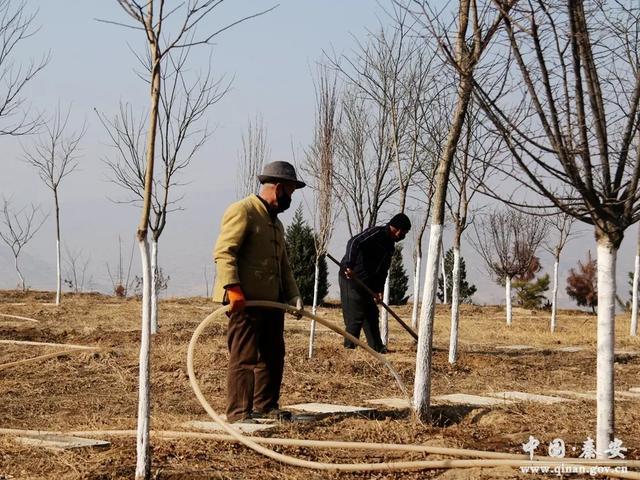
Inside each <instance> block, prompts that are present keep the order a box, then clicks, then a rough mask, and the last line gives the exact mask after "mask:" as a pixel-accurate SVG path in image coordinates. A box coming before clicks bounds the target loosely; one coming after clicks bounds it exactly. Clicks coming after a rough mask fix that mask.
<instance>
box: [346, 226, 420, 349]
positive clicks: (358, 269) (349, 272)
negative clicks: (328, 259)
mask: <svg viewBox="0 0 640 480" xmlns="http://www.w3.org/2000/svg"><path fill="white" fill-rule="evenodd" d="M410 229H411V221H410V220H409V217H407V216H406V215H405V214H404V213H398V214H397V215H395V216H394V217H393V218H392V219H391V220H390V221H389V223H387V224H386V225H381V226H376V227H370V228H368V229H366V230H365V231H364V232H362V233H360V234H358V235H356V236H355V237H353V238H352V239H351V240H349V242H348V243H347V251H346V253H345V255H344V257H343V258H342V261H341V263H340V266H341V268H340V274H339V284H340V301H341V302H342V315H343V317H344V323H345V326H346V330H347V332H349V333H350V334H351V335H353V336H354V337H356V338H360V330H362V329H364V334H365V336H366V338H367V343H368V344H369V346H370V347H371V348H372V349H373V350H375V351H376V352H381V353H386V348H385V346H384V345H383V344H382V339H381V338H380V325H379V323H378V307H377V305H376V303H379V302H380V301H381V300H382V291H383V290H384V282H385V280H386V278H387V273H388V272H389V267H390V266H391V257H392V256H393V252H394V251H395V243H396V242H399V241H401V240H403V239H404V237H405V235H406V234H407V232H408V231H409V230H410ZM354 277H355V278H357V279H359V280H360V281H361V282H362V283H364V284H365V285H366V286H367V287H369V288H370V289H371V290H372V291H373V292H374V293H375V297H372V296H371V294H370V293H369V292H367V291H366V290H365V289H364V288H362V287H361V286H360V285H358V282H356V281H355V280H354ZM344 346H345V348H355V345H354V344H353V342H351V341H350V340H347V339H346V338H345V340H344Z"/></svg>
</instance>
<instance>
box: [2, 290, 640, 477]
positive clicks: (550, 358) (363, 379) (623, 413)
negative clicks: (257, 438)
mask: <svg viewBox="0 0 640 480" xmlns="http://www.w3.org/2000/svg"><path fill="white" fill-rule="evenodd" d="M53 299H54V296H53V294H52V293H50V292H27V293H26V294H25V293H22V292H16V291H0V313H4V314H10V315H18V316H24V317H30V318H34V319H36V320H38V321H39V323H32V322H27V321H24V320H19V319H11V318H7V317H0V339H11V340H30V341H38V342H55V343H71V344H81V345H95V346H99V347H101V350H100V351H97V352H73V353H69V354H66V355H64V356H61V357H57V358H52V359H47V360H41V361H37V362H33V363H28V364H24V365H17V366H14V367H10V368H5V369H0V427H1V428H11V429H38V430H49V431H51V430H63V431H70V430H96V431H97V430H115V429H135V427H136V411H137V376H138V348H139V340H140V328H139V324H140V303H139V301H137V300H135V299H125V300H123V299H117V298H114V297H107V296H102V295H99V294H83V295H70V294H67V295H65V296H64V297H63V303H62V305H61V306H59V307H56V306H55V305H53V304H52V303H51V302H53V301H54V300H53ZM216 307H217V305H215V304H212V303H211V302H210V301H209V300H208V299H206V298H177V299H168V300H163V301H161V304H160V332H159V333H158V334H157V335H156V336H155V337H154V339H153V347H152V372H151V378H152V429H153V430H181V429H182V430H184V427H181V424H182V423H183V422H185V421H188V420H208V417H207V415H206V412H205V411H204V410H203V408H202V407H201V406H200V404H199V403H198V401H197V399H196V398H195V395H194V394H193V391H192V390H191V387H190V385H189V380H188V376H187V367H186V353H187V346H188V343H189V340H190V338H191V336H192V334H193V331H194V330H195V328H196V327H197V326H198V324H199V323H200V322H201V321H202V320H203V319H204V318H205V317H206V316H207V315H208V314H209V313H210V312H211V311H213V310H214V309H215V308H216ZM410 309H411V307H410V306H401V307H398V308H397V312H398V314H399V315H400V316H401V317H402V318H404V319H405V320H406V321H407V323H410V316H411V310H410ZM319 312H320V315H322V316H323V317H325V318H328V319H330V320H332V321H334V322H336V323H337V324H339V325H342V316H341V311H340V309H339V307H338V306H335V305H333V306H332V305H329V306H327V307H324V308H321V309H320V310H319ZM390 322H391V325H390V327H391V328H390V339H389V348H390V353H389V354H388V358H389V360H390V361H391V362H392V364H393V365H394V366H395V368H396V369H397V370H398V371H399V373H400V375H401V377H402V379H403V381H404V382H405V384H406V386H407V389H408V390H409V392H412V391H413V390H412V388H413V376H414V370H415V344H414V342H413V340H412V339H411V337H410V336H409V335H408V334H406V333H405V332H404V331H403V330H402V329H401V327H400V326H399V325H397V324H396V323H395V322H394V321H393V319H391V318H390ZM558 325H559V326H558V329H557V332H556V333H555V334H551V333H550V332H549V313H548V312H537V311H535V312H530V311H523V310H516V311H515V313H514V320H513V325H512V326H511V327H507V326H506V325H505V320H504V309H503V308H502V307H491V306H488V307H479V306H473V305H464V306H463V308H462V312H461V325H460V351H459V360H458V362H457V363H456V364H455V365H450V364H449V363H448V361H447V355H448V343H449V310H448V308H447V306H441V305H439V306H438V309H437V317H436V325H435V337H434V346H435V357H434V364H433V381H432V390H431V391H432V395H433V396H436V395H441V394H448V393H470V394H486V393H488V392H498V391H511V390H517V391H521V392H529V393H541V394H545V393H546V394H549V393H550V392H551V391H553V390H573V391H577V392H587V391H593V390H595V388H596V386H595V385H596V380H595V370H596V318H595V316H592V315H589V314H587V313H585V312H580V311H561V312H560V315H559V319H558ZM225 330H226V324H225V322H224V320H223V319H222V318H220V319H219V320H218V321H217V322H216V323H215V324H214V325H212V326H211V327H210V328H209V329H208V330H207V331H206V332H205V334H204V335H203V337H201V339H200V342H199V344H198V351H197V355H196V362H195V365H196V372H197V375H198V378H199V381H200V383H201V387H202V389H203V391H204V393H205V395H206V396H207V398H208V399H209V402H210V403H211V405H212V406H213V408H214V409H216V410H217V411H218V412H224V395H225V373H226V358H227V353H226V339H225ZM628 330H629V315H628V314H622V315H620V316H619V317H618V318H617V325H616V335H617V337H616V349H617V350H620V351H621V352H620V353H619V354H618V355H616V363H615V375H616V377H615V382H616V390H617V391H624V390H628V389H629V388H630V387H639V386H640V355H637V354H633V352H634V351H635V352H640V340H639V339H638V338H637V337H636V338H631V337H629V334H628ZM308 336H309V323H308V321H307V320H304V319H303V320H296V319H294V318H293V317H288V318H287V322H286V341H287V358H286V369H285V379H284V384H283V388H282V404H283V405H288V404H294V403H301V402H326V403H337V404H349V405H362V406H365V405H366V403H365V400H367V399H372V398H382V397H399V396H401V392H400V391H399V390H398V387H397V386H396V384H395V382H394V381H393V378H392V377H391V375H390V374H389V372H388V371H387V370H386V369H385V368H384V366H382V365H381V364H379V363H377V361H375V360H374V359H373V358H371V357H370V356H369V355H368V354H366V352H364V351H362V350H361V349H356V350H345V349H343V348H342V339H341V337H339V336H338V335H337V334H334V333H333V332H330V331H329V330H327V329H325V328H323V327H321V328H319V332H318V335H317V341H316V353H315V356H314V358H312V359H311V360H309V359H307V348H308ZM518 344H526V345H530V346H532V347H534V349H531V350H503V349H500V348H497V347H498V346H501V345H518ZM568 346H577V347H584V350H582V351H579V352H574V353H567V352H561V351H558V348H561V347H568ZM56 348H57V347H40V346H25V345H7V344H2V345H1V347H0V365H2V364H6V363H9V362H15V361H17V360H21V359H25V358H30V357H35V356H37V355H42V354H45V353H50V352H53V351H56ZM624 351H627V352H631V353H624ZM615 416H616V436H617V437H618V438H620V439H621V440H622V441H623V442H624V446H625V447H627V448H628V450H627V452H626V458H629V459H640V401H639V400H637V399H636V400H625V401H618V402H616V410H615ZM261 435H264V436H273V437H286V438H304V439H324V440H347V441H369V442H385V443H406V444H429V445H437V446H448V447H457V448H470V449H480V450H491V451H500V452H510V453H523V452H522V449H521V444H522V443H524V442H526V441H527V439H528V438H529V435H533V436H535V437H536V438H538V439H540V441H541V446H540V449H541V453H543V454H546V453H547V452H546V447H545V446H546V445H548V443H549V442H550V441H551V440H553V439H555V438H562V439H563V440H564V441H565V443H566V445H567V456H569V457H571V456H573V457H577V456H578V454H579V453H574V452H573V451H572V448H573V447H576V448H577V451H578V452H579V451H580V449H581V447H582V443H583V442H584V441H585V440H586V438H587V437H588V436H591V437H592V438H595V401H591V400H579V401H572V402H564V403H559V404H554V405H543V404H539V403H532V402H521V403H514V404H510V405H504V406H498V407H492V408H472V407H468V406H450V407H444V406H441V407H434V408H433V421H432V423H431V424H429V425H422V424H419V423H416V422H415V421H414V420H413V419H412V418H411V416H410V415H409V413H408V412H396V411H393V410H391V409H389V410H387V411H380V412H378V413H377V414H376V415H375V416H373V418H364V417H327V418H324V419H322V420H319V421H315V422H292V423H280V424H279V426H278V427H277V428H276V429H273V430H269V431H266V432H264V433H262V434H261ZM96 438H103V437H99V436H96ZM108 440H110V441H111V445H110V447H109V448H107V449H102V450H98V449H82V450H74V451H62V452H56V451H50V450H45V449H40V448H34V447H29V446H25V445H22V444H20V443H18V442H16V441H15V440H13V439H12V437H11V436H0V480H6V479H55V480H59V479H80V478H82V479H92V480H98V479H99V480H106V479H124V478H127V479H130V478H133V477H134V471H135V439H134V438H132V437H113V438H109V439H108ZM543 447H545V448H543ZM276 450H277V451H280V452H284V453H287V454H289V455H294V456H297V457H300V458H305V459H311V460H316V461H322V462H334V463H338V462H344V463H347V462H349V463H355V462H382V461H395V460H418V459H426V458H430V459H437V458H441V457H438V456H434V455H429V456H428V455H424V454H415V453H414V454H411V453H385V452H373V451H367V452H361V451H349V450H335V449H333V450H328V449H325V450H321V449H311V448H300V447H277V448H276ZM152 451H153V468H152V470H153V476H154V478H157V479H162V480H168V479H172V480H177V479H187V478H188V479H205V478H206V479H276V478H278V479H279V478H288V479H295V480H303V479H304V480H311V479H321V478H322V479H326V478H329V479H338V478H339V479H360V478H362V479H364V478H367V479H370V478H374V479H375V478H390V479H396V478H397V479H400V478H402V479H424V478H447V479H454V478H469V479H471V478H473V479H476V478H529V479H530V478H532V476H531V475H530V474H527V475H525V474H522V473H519V472H518V471H516V470H514V469H509V468H490V469H477V468H474V469H466V470H462V469H458V470H450V471H445V470H433V471H421V472H385V473H348V474H347V473H331V472H326V471H324V472H318V471H310V470H305V469H300V468H295V467H290V466H285V465H282V464H280V463H277V462H275V461H273V460H270V459H268V458H266V457H263V456H261V455H259V454H256V453H254V452H253V451H251V450H248V449H247V448H245V447H243V446H240V445H237V444H234V443H225V442H216V441H211V440H194V439H180V440H162V439H155V440H153V442H152ZM536 478H543V476H542V475H537V476H536ZM556 478H557V477H556Z"/></svg>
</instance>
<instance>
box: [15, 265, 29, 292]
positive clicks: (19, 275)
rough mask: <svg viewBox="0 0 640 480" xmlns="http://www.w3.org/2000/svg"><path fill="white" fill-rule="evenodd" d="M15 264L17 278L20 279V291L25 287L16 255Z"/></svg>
mask: <svg viewBox="0 0 640 480" xmlns="http://www.w3.org/2000/svg"><path fill="white" fill-rule="evenodd" d="M15 265H16V273H17V274H18V279H19V280H20V286H21V287H22V291H23V292H24V291H25V290H26V289H27V287H26V286H25V284H24V277H23V276H22V272H20V267H19V265H18V257H15Z"/></svg>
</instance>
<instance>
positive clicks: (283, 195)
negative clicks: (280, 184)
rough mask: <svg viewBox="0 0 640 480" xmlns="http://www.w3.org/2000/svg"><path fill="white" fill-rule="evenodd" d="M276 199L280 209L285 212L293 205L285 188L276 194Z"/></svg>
mask: <svg viewBox="0 0 640 480" xmlns="http://www.w3.org/2000/svg"><path fill="white" fill-rule="evenodd" d="M276 199H277V200H278V211H280V212H284V211H285V210H286V209H287V208H289V207H290V206H291V197H290V196H289V195H287V192H285V191H284V189H283V190H282V192H280V193H279V194H277V195H276Z"/></svg>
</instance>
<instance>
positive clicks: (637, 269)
mask: <svg viewBox="0 0 640 480" xmlns="http://www.w3.org/2000/svg"><path fill="white" fill-rule="evenodd" d="M639 276H640V224H638V244H637V245H636V262H635V266H634V268H633V292H632V300H631V302H632V303H631V328H630V329H629V334H630V335H631V336H632V337H635V336H636V335H638V277H639Z"/></svg>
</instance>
